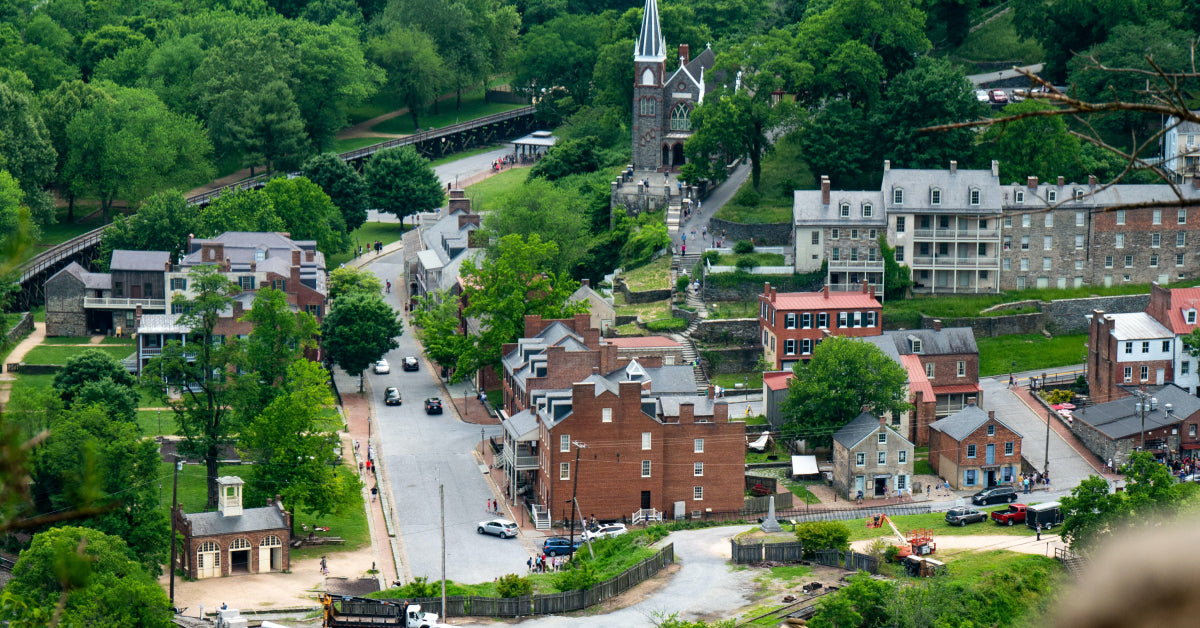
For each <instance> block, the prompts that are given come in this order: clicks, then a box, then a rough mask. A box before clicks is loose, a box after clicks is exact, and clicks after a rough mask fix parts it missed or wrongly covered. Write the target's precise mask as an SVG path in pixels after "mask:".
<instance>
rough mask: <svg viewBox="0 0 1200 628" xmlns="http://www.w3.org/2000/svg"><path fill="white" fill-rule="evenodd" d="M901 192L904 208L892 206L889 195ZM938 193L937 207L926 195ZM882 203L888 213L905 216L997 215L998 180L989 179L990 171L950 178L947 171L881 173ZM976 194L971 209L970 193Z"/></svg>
mask: <svg viewBox="0 0 1200 628" xmlns="http://www.w3.org/2000/svg"><path fill="white" fill-rule="evenodd" d="M896 188H901V189H903V190H904V204H903V205H893V204H892V191H893V190H894V189H896ZM934 188H937V189H939V190H941V203H940V204H938V205H933V204H931V202H930V191H931V190H932V189H934ZM881 189H882V190H883V198H884V202H886V203H887V209H888V211H889V212H896V213H905V212H919V213H924V214H928V213H941V214H946V213H953V214H999V213H1000V211H1001V206H1002V205H1003V191H1002V190H1001V187H1000V180H999V179H998V178H997V177H994V176H992V171H991V170H963V169H962V168H959V169H958V170H957V171H956V172H955V173H954V174H951V173H950V171H949V170H921V169H907V168H906V169H896V170H887V171H885V172H884V173H883V185H882V187H881ZM972 189H977V190H979V204H978V205H972V204H971V202H970V192H971V190H972Z"/></svg>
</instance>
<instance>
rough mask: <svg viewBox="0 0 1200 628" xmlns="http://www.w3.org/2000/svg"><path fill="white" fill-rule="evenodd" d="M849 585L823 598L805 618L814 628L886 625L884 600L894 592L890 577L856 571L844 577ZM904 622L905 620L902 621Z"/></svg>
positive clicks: (887, 624)
mask: <svg viewBox="0 0 1200 628" xmlns="http://www.w3.org/2000/svg"><path fill="white" fill-rule="evenodd" d="M847 582H849V585H847V586H846V587H844V588H842V590H841V591H838V592H837V594H836V595H834V596H832V597H829V598H826V599H823V600H821V602H820V603H819V604H818V606H817V614H816V615H814V616H813V618H812V620H811V621H810V622H809V625H810V626H815V627H816V628H851V627H852V626H853V627H858V626H889V625H895V624H892V623H890V622H889V620H890V619H892V618H889V617H888V616H887V614H886V609H887V603H888V601H889V600H890V599H891V598H892V597H893V596H894V595H895V593H896V589H897V587H896V585H895V583H893V582H892V581H890V580H876V579H875V578H873V577H872V576H871V574H868V573H861V572H860V573H858V574H855V575H853V576H850V578H848V579H847ZM902 625H907V624H902Z"/></svg>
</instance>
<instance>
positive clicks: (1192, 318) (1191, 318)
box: [1187, 310, 1196, 325]
mask: <svg viewBox="0 0 1200 628" xmlns="http://www.w3.org/2000/svg"><path fill="white" fill-rule="evenodd" d="M1187 322H1188V325H1195V324H1196V310H1188V313H1187Z"/></svg>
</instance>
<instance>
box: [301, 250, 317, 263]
mask: <svg viewBox="0 0 1200 628" xmlns="http://www.w3.org/2000/svg"><path fill="white" fill-rule="evenodd" d="M315 259H317V252H316V251H313V250H311V249H308V250H305V251H304V261H306V262H311V261H313V260H315Z"/></svg>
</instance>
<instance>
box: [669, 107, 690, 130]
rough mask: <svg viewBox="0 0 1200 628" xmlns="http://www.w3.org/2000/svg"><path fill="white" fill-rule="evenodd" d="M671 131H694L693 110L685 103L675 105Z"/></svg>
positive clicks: (672, 113) (672, 111) (672, 112)
mask: <svg viewBox="0 0 1200 628" xmlns="http://www.w3.org/2000/svg"><path fill="white" fill-rule="evenodd" d="M671 130H672V131H690V130H692V110H691V108H690V107H688V106H687V105H685V104H683V103H679V104H677V105H675V107H674V108H673V109H671Z"/></svg>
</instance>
